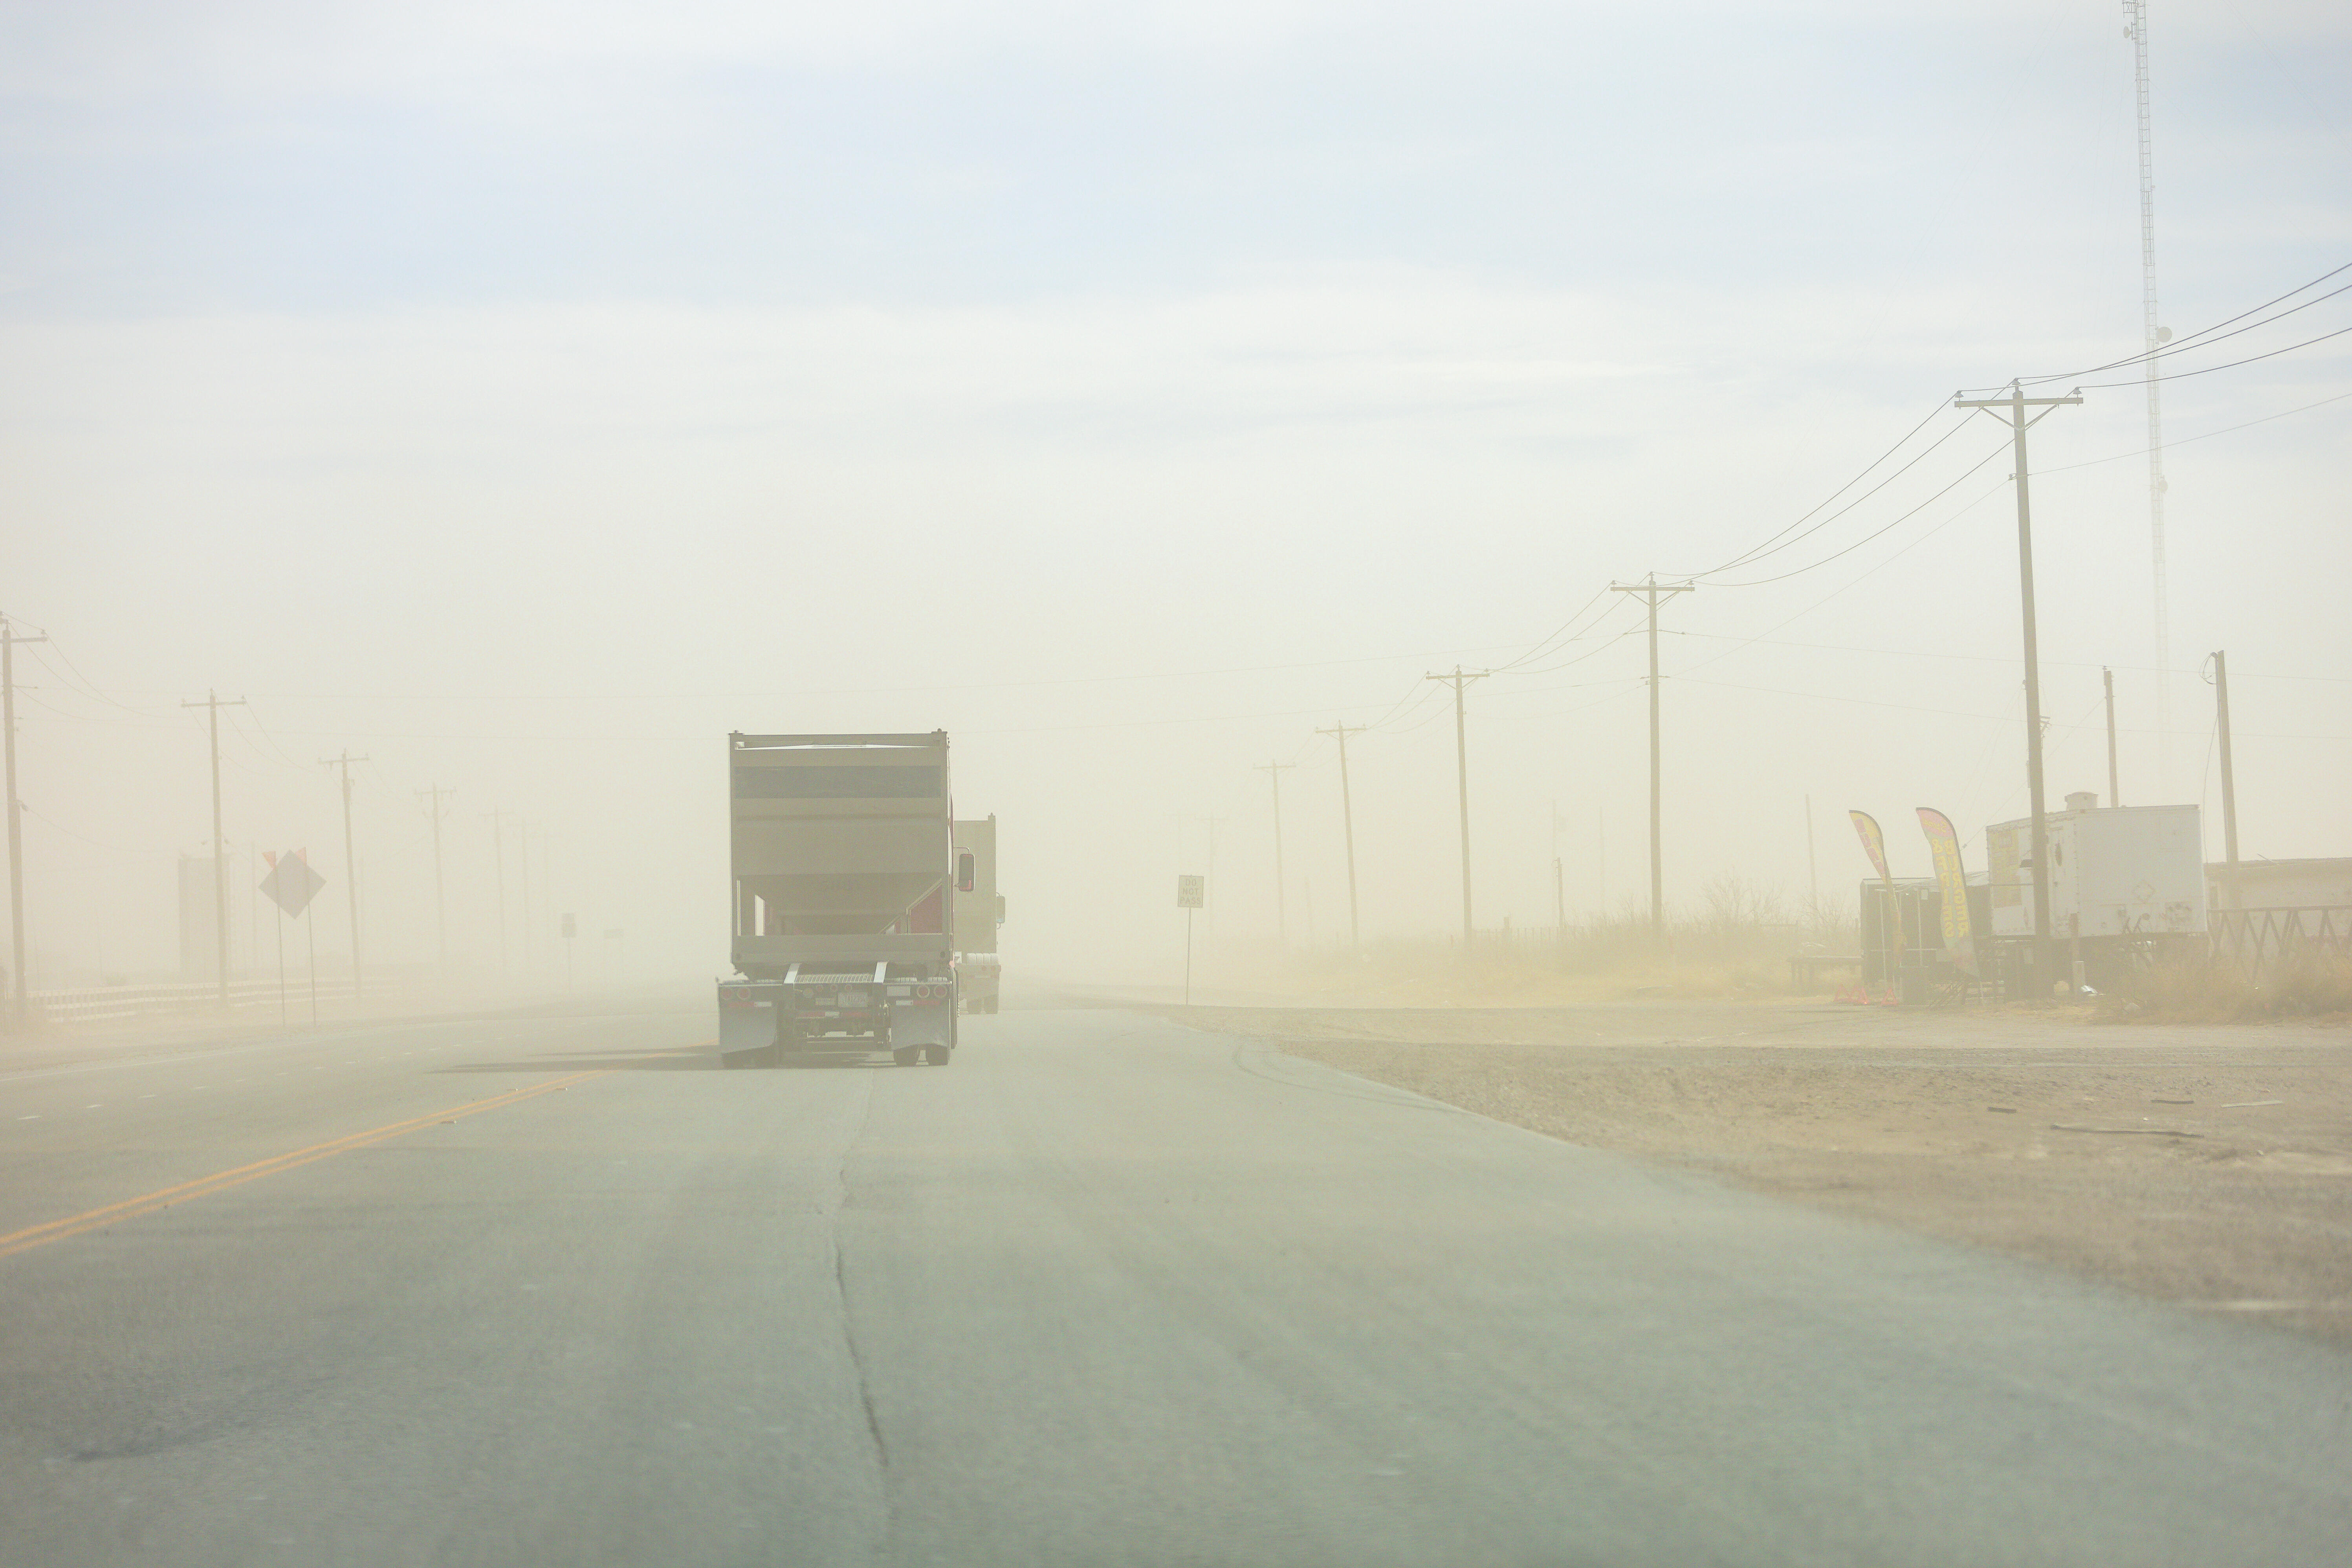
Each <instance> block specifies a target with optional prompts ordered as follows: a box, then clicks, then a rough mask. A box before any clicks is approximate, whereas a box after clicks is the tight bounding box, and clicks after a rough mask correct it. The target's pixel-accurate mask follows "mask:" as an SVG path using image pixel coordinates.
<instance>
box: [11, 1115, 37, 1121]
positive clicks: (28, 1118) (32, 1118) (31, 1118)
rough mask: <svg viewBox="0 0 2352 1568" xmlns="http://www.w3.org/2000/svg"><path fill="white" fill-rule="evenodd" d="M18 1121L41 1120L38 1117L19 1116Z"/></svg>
mask: <svg viewBox="0 0 2352 1568" xmlns="http://www.w3.org/2000/svg"><path fill="white" fill-rule="evenodd" d="M16 1120H17V1121H39V1120H40V1118H39V1117H37V1116H19V1117H18V1118H16Z"/></svg>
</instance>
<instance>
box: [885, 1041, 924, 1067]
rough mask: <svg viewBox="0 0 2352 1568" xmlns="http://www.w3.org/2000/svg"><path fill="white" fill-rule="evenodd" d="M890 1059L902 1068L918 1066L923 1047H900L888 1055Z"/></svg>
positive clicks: (921, 1057)
mask: <svg viewBox="0 0 2352 1568" xmlns="http://www.w3.org/2000/svg"><path fill="white" fill-rule="evenodd" d="M890 1059H891V1060H892V1061H894V1062H896V1063H898V1065H899V1066H900V1067H902V1068H910V1067H916V1066H919V1065H920V1064H921V1062H922V1059H923V1047H920V1046H900V1047H898V1049H897V1050H895V1051H892V1052H891V1053H890Z"/></svg>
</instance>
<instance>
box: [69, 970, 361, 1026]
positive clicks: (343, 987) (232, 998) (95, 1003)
mask: <svg viewBox="0 0 2352 1568" xmlns="http://www.w3.org/2000/svg"><path fill="white" fill-rule="evenodd" d="M401 989H402V986H401V985H400V984H399V983H398V982H397V981H383V980H370V981H369V982H368V984H367V992H366V994H368V995H370V996H376V995H389V994H394V993H396V992H398V991H400V990H401ZM280 994H281V993H280V991H279V988H278V982H277V981H276V980H274V979H273V980H232V981H230V982H229V984H228V1005H229V1007H230V1008H231V1009H232V1010H237V1011H241V1010H243V1009H246V1008H252V1007H275V1006H277V1005H278V997H279V995H280ZM282 994H283V995H284V997H285V999H286V1007H287V1009H288V1011H289V1014H290V1013H291V1012H292V1011H293V1010H294V1009H296V1008H302V1009H306V1010H307V1009H308V1008H309V1006H310V977H309V976H308V975H305V976H304V977H302V978H301V979H299V980H297V979H294V978H292V977H291V976H289V977H288V979H287V982H286V985H285V989H284V991H283V993H282ZM318 995H319V1000H320V1003H322V1004H324V1003H327V1002H347V1001H349V1000H351V998H352V977H351V976H350V975H348V974H345V975H337V976H325V975H322V976H320V980H319V992H318ZM26 1001H27V1002H29V1003H30V1004H31V1005H32V1006H33V1008H34V1009H35V1010H36V1011H37V1012H38V1014H39V1015H40V1016H42V1017H43V1018H45V1019H46V1020H47V1021H48V1022H49V1023H52V1024H95V1023H107V1022H110V1021H113V1020H116V1019H122V1018H142V1017H152V1016H166V1015H171V1014H177V1013H203V1012H208V1011H211V1010H213V1009H215V1008H217V1007H218V1006H219V1005H220V986H219V984H217V983H215V982H211V981H193V982H176V983H173V984H162V985H93V986H89V987H87V988H85V989H82V990H78V991H34V992H31V993H28V994H27V995H26ZM306 1016H307V1011H306Z"/></svg>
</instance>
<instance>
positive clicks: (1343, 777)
mask: <svg viewBox="0 0 2352 1568" xmlns="http://www.w3.org/2000/svg"><path fill="white" fill-rule="evenodd" d="M1364 729H1365V726H1363V725H1361V724H1350V723H1348V722H1347V721H1345V720H1342V721H1339V723H1337V724H1334V725H1333V726H1331V728H1329V729H1328V730H1318V731H1315V732H1316V733H1317V734H1318V735H1332V736H1336V737H1338V739H1339V826H1340V827H1341V829H1342V831H1343V832H1344V833H1345V834H1346V836H1347V841H1348V945H1349V946H1350V947H1353V948H1358V949H1360V948H1361V947H1362V946H1363V945H1364V928H1363V925H1362V923H1361V922H1360V921H1359V920H1358V919H1357V917H1356V805H1355V802H1354V801H1353V800H1352V799H1350V798H1349V795H1348V737H1349V736H1350V735H1360V734H1362V733H1363V732H1364Z"/></svg>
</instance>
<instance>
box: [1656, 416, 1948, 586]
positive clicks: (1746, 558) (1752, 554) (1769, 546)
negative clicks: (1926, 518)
mask: <svg viewBox="0 0 2352 1568" xmlns="http://www.w3.org/2000/svg"><path fill="white" fill-rule="evenodd" d="M1946 412H1948V405H1944V404H1940V403H1939V404H1937V407H1936V412H1935V413H1934V414H1930V415H1929V416H1927V418H1926V419H1922V420H1921V421H1920V422H1919V423H1918V424H1916V425H1915V426H1912V427H1911V429H1910V431H1909V433H1908V434H1906V436H1905V437H1903V440H1902V441H1898V442H1896V443H1895V445H1894V446H1893V447H1889V448H1887V450H1886V451H1885V453H1883V454H1881V455H1880V457H1879V458H1878V459H1877V460H1876V461H1875V462H1873V463H1872V464H1871V466H1870V468H1864V470H1863V471H1862V472H1861V473H1859V474H1857V475H1855V476H1854V477H1853V479H1848V480H1847V481H1846V482H1845V483H1844V484H1843V485H1841V486H1839V487H1838V489H1837V491H1836V492H1835V494H1832V496H1831V497H1830V499H1829V500H1825V501H1823V502H1822V504H1821V506H1817V507H1815V508H1813V510H1812V511H1809V512H1807V513H1806V514H1805V516H1804V517H1801V518H1799V519H1798V520H1797V521H1795V522H1792V523H1790V525H1789V526H1788V527H1787V528H1784V529H1782V530H1781V531H1780V532H1779V533H1776V534H1774V535H1772V537H1771V538H1770V539H1767V540H1765V541H1764V542H1763V543H1761V544H1759V545H1757V546H1756V547H1755V548H1753V549H1751V550H1748V551H1747V552H1744V553H1742V554H1738V555H1735V556H1733V557H1732V558H1731V559H1730V560H1728V561H1726V562H1724V563H1722V564H1720V565H1717V566H1711V567H1709V568H1707V569H1706V571H1704V572H1695V573H1691V574H1688V575H1689V576H1690V577H1691V578H1694V579H1696V578H1702V577H1713V576H1715V575H1717V574H1719V573H1724V572H1730V571H1734V570H1737V569H1738V568H1739V567H1741V566H1745V565H1747V564H1748V563H1750V562H1754V561H1760V560H1762V559H1763V558H1764V557H1765V556H1767V555H1777V554H1779V553H1780V552H1781V551H1783V550H1786V549H1788V548H1789V546H1790V545H1791V544H1794V543H1796V542H1798V541H1799V540H1801V539H1807V538H1811V536H1812V535H1813V534H1816V533H1819V532H1820V531H1822V529H1824V528H1827V527H1828V526H1829V525H1830V524H1831V523H1832V522H1835V521H1837V520H1838V519H1839V518H1842V517H1843V516H1844V515H1845V514H1846V513H1848V512H1850V511H1852V510H1853V509H1854V508H1855V507H1858V506H1860V505H1861V504H1862V503H1863V502H1864V501H1866V500H1869V499H1870V498H1871V497H1873V496H1874V495H1876V494H1877V493H1878V492H1879V491H1881V490H1883V489H1885V488H1886V487H1887V486H1889V485H1891V484H1893V483H1894V482H1895V480H1896V479H1901V478H1902V477H1903V476H1904V475H1905V474H1907V473H1909V472H1910V471H1911V470H1912V469H1913V468H1916V467H1918V466H1919V464H1920V463H1921V462H1923V461H1924V460H1926V458H1927V456H1928V454H1929V453H1932V452H1934V451H1935V450H1936V449H1937V447H1941V446H1942V445H1943V444H1944V443H1945V442H1947V441H1948V440H1950V439H1951V438H1952V437H1955V436H1957V435H1958V434H1959V433H1960V432H1961V431H1962V430H1963V429H1965V428H1967V426H1968V421H1967V420H1965V419H1963V420H1961V421H1960V422H1959V423H1958V424H1956V425H1954V426H1952V427H1951V428H1950V429H1949V430H1947V431H1945V432H1944V433H1943V434H1942V435H1941V436H1938V437H1936V439H1935V440H1934V441H1932V442H1930V443H1929V444H1928V445H1927V447H1926V449H1925V450H1923V451H1921V452H1920V453H1919V454H1918V455H1917V456H1916V457H1915V458H1912V459H1911V460H1910V461H1909V462H1907V463H1906V464H1904V465H1903V466H1902V467H1901V468H1897V469H1895V471H1894V472H1893V473H1891V474H1889V475H1887V476H1886V477H1885V479H1881V480H1879V481H1878V483H1876V484H1874V485H1873V486H1871V487H1870V489H1866V490H1864V492H1863V493H1862V494H1860V495H1858V496H1856V497H1854V498H1853V500H1850V501H1848V502H1847V503H1846V504H1845V505H1843V506H1842V507H1840V508H1838V510H1835V511H1833V512H1832V513H1830V515H1829V516H1827V517H1825V518H1823V519H1822V520H1821V521H1819V522H1817V523H1814V524H1813V526H1812V527H1811V528H1807V529H1805V530H1804V531H1802V532H1794V531H1795V530H1797V529H1798V528H1800V527H1801V525H1802V524H1803V523H1804V522H1805V521H1806V519H1808V518H1811V516H1812V515H1813V513H1814V512H1818V511H1820V510H1822V507H1824V506H1828V505H1829V504H1830V502H1831V501H1834V500H1837V498H1838V496H1841V495H1843V494H1844V493H1845V492H1846V491H1847V490H1850V489H1853V487H1854V486H1855V485H1858V484H1860V483H1861V482H1862V481H1863V480H1864V479H1867V478H1869V477H1870V474H1871V472H1872V470H1874V469H1875V468H1877V467H1878V465H1879V464H1880V463H1884V462H1885V461H1886V459H1887V458H1891V457H1893V456H1894V455H1895V453H1896V452H1898V451H1900V450H1901V449H1902V448H1903V446H1904V443H1905V442H1907V441H1909V440H1910V439H1911V437H1913V436H1916V435H1917V434H1918V433H1919V432H1920V431H1922V430H1924V429H1926V428H1927V426H1928V425H1929V424H1930V423H1931V422H1933V421H1934V420H1935V419H1936V418H1937V416H1939V415H1942V414H1944V413H1946Z"/></svg>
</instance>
